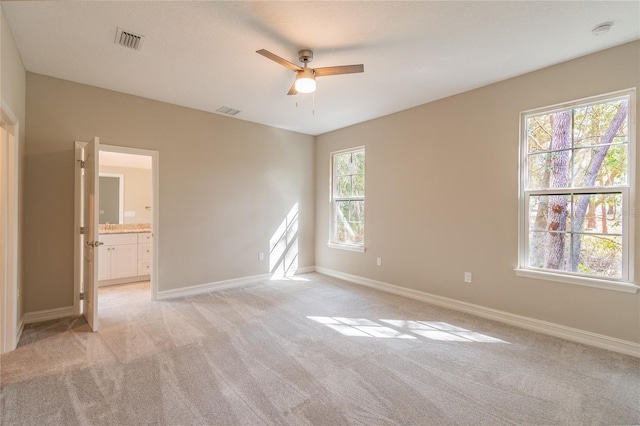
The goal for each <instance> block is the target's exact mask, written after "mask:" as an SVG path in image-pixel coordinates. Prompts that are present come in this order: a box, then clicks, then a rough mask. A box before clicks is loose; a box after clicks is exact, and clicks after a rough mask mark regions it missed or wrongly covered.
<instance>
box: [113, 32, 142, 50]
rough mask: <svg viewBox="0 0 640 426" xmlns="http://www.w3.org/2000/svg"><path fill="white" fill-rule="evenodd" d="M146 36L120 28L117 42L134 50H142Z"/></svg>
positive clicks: (117, 33)
mask: <svg viewBox="0 0 640 426" xmlns="http://www.w3.org/2000/svg"><path fill="white" fill-rule="evenodd" d="M143 40H144V36H143V35H140V34H136V33H132V32H131V31H127V30H123V29H122V28H118V31H116V40H115V43H116V44H119V45H120V46H124V47H128V48H129V49H133V50H140V48H141V47H142V42H143Z"/></svg>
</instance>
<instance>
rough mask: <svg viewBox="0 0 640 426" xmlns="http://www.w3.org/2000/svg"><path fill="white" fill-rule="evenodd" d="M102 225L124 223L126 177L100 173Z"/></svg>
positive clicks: (100, 216)
mask: <svg viewBox="0 0 640 426" xmlns="http://www.w3.org/2000/svg"><path fill="white" fill-rule="evenodd" d="M99 194H100V200H99V201H100V208H99V213H100V214H99V222H100V224H105V223H110V224H121V223H124V175H122V174H116V173H100V191H99Z"/></svg>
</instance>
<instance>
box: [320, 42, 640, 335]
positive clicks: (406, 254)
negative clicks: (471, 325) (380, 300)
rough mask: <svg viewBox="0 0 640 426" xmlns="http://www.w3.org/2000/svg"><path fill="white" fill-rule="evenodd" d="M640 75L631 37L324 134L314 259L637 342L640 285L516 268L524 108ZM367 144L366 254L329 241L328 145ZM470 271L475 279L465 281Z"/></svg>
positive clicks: (614, 86)
mask: <svg viewBox="0 0 640 426" xmlns="http://www.w3.org/2000/svg"><path fill="white" fill-rule="evenodd" d="M470 72H471V70H470ZM638 86H640V42H635V43H631V44H626V45H623V46H620V47H617V48H613V49H609V50H606V51H602V52H599V53H596V54H593V55H590V56H587V57H583V58H580V59H576V60H573V61H570V62H566V63H563V64H560V65H557V66H553V67H550V68H546V69H543V70H539V71H536V72H533V73H530V74H526V75H523V76H521V77H517V78H514V79H510V80H507V81H503V82H500V83H496V84H493V85H490V86H486V87H483V88H480V89H477V90H473V91H470V92H467V93H463V94H460V95H457V96H453V97H450V98H446V99H442V100H439V101H436V102H432V103H429V104H426V105H422V106H419V107H416V108H413V109H410V110H407V111H404V112H400V113H397V114H394V115H390V116H386V117H382V118H379V119H376V120H373V121H369V122H366V123H362V124H359V125H355V126H352V127H349V128H345V129H342V130H338V131H335V132H332V133H328V134H324V135H321V136H319V137H317V139H316V218H317V220H316V258H315V260H316V265H318V266H321V267H325V268H329V269H332V270H336V271H341V272H345V273H349V274H353V275H358V276H362V277H366V278H370V279H374V280H378V281H383V282H387V283H390V284H395V285H398V286H402V287H407V288H411V289H415V290H420V291H424V292H428V293H432V294H436V295H440V296H445V297H449V298H453V299H457V300H460V301H465V302H469V303H474V304H478V305H482V306H485V307H489V308H494V309H499V310H503V311H507V312H511V313H514V314H518V315H523V316H527V317H532V318H538V319H541V320H545V321H550V322H553V323H557V324H562V325H566V326H569V327H575V328H578V329H583V330H587V331H591V332H594V333H600V334H604V335H607V336H612V337H616V338H620V339H624V340H628V341H633V342H639V341H640V294H627V293H620V292H615V291H608V290H601V289H596V288H589V287H580V286H576V285H570V284H562V283H556V282H550V281H541V280H533V279H526V278H520V277H516V275H515V273H514V268H515V267H516V266H517V251H518V161H519V154H518V144H519V133H518V132H519V114H520V112H521V111H523V110H529V109H532V108H538V107H543V106H547V105H553V104H556V103H560V102H565V101H570V100H573V99H578V98H583V97H587V96H592V95H598V94H602V93H607V92H611V91H615V90H620V89H627V88H630V87H638ZM636 121H637V117H636ZM359 145H364V146H365V147H366V179H367V181H366V193H367V199H366V215H365V217H366V234H365V239H366V243H365V245H366V247H367V251H366V253H364V254H360V253H354V252H348V251H342V250H337V249H331V248H328V247H327V245H326V242H327V240H328V235H329V231H328V223H329V203H328V200H329V192H328V190H329V153H330V152H331V151H334V150H338V149H344V148H349V147H355V146H359ZM638 158H639V159H640V155H638ZM636 170H638V167H637V162H636ZM639 199H640V198H639ZM639 207H640V203H636V211H637V209H638V208H639ZM635 220H636V222H635V227H636V230H637V232H636V240H635V245H636V253H638V254H640V231H638V230H640V222H638V217H636V218H635ZM377 257H382V258H383V262H382V266H381V267H377V266H376V258H377ZM638 259H639V257H638V255H636V257H635V270H636V274H639V273H640V272H639V271H640V262H639V261H638ZM465 271H470V272H472V273H473V283H472V284H465V283H464V282H463V276H464V272H465ZM407 319H419V318H407Z"/></svg>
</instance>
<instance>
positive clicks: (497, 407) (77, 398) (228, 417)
mask: <svg viewBox="0 0 640 426" xmlns="http://www.w3.org/2000/svg"><path fill="white" fill-rule="evenodd" d="M298 278H299V280H291V281H289V280H280V281H262V282H256V283H255V284H253V285H249V286H246V287H243V288H239V289H233V290H227V291H219V292H213V293H208V294H203V295H199V296H195V297H186V298H180V299H175V300H171V301H162V302H150V301H148V300H145V299H146V298H147V294H148V293H147V291H148V290H146V289H147V287H145V286H144V285H142V286H141V285H133V286H130V287H129V292H128V296H124V295H123V293H118V289H115V288H114V289H111V288H106V289H101V293H104V294H102V295H101V302H103V307H102V309H101V311H100V320H101V324H102V330H101V331H99V332H97V333H91V332H89V330H88V327H87V325H86V323H85V322H84V321H83V320H82V319H78V318H75V319H65V320H60V321H51V322H48V323H41V324H35V325H31V326H28V327H27V328H26V329H25V331H24V335H23V338H22V339H21V342H20V346H19V348H18V349H17V350H15V351H14V352H11V353H8V354H5V355H3V356H2V357H1V358H0V362H1V364H0V372H1V377H0V379H1V384H2V392H1V398H2V400H1V406H0V408H1V410H2V411H1V412H0V423H1V424H2V425H14V424H16V425H23V424H24V425H31V424H33V425H45V424H56V425H77V424H82V425H89V424H95V425H143V424H156V425H260V424H274V425H304V424H317V425H341V424H355V425H360V424H367V425H397V424H402V425H440V424H576V425H577V424H581V425H582V424H638V423H640V360H639V359H637V358H633V357H630V356H624V355H620V354H616V353H612V352H608V351H605V350H601V349H596V348H592V347H588V346H584V345H580V344H576V343H571V342H567V341H564V340H561V339H557V338H553V337H549V336H545V335H541V334H537V333H533V332H529V331H526V330H522V329H518V328H515V327H510V326H507V325H503V324H500V323H496V322H492V321H489V320H484V319H480V318H476V317H473V316H470V315H466V314H463V313H459V312H455V311H450V310H447V309H444V308H439V307H436V306H432V305H428V304H425V303H422V302H417V301H414V300H409V299H405V298H402V297H398V296H393V295H389V294H385V293H382V292H379V291H375V290H371V289H367V288H362V287H359V286H355V285H351V284H347V283H345V282H342V281H340V280H337V279H333V278H329V277H326V276H323V275H320V274H315V273H313V274H305V275H301V276H299V277H298ZM136 286H138V287H136ZM103 290H106V293H105V291H103ZM109 292H111V293H109ZM103 296H104V297H103Z"/></svg>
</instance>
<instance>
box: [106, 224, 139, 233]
mask: <svg viewBox="0 0 640 426" xmlns="http://www.w3.org/2000/svg"><path fill="white" fill-rule="evenodd" d="M136 232H151V224H149V223H128V224H124V225H116V224H107V225H99V226H98V234H132V233H136Z"/></svg>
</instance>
